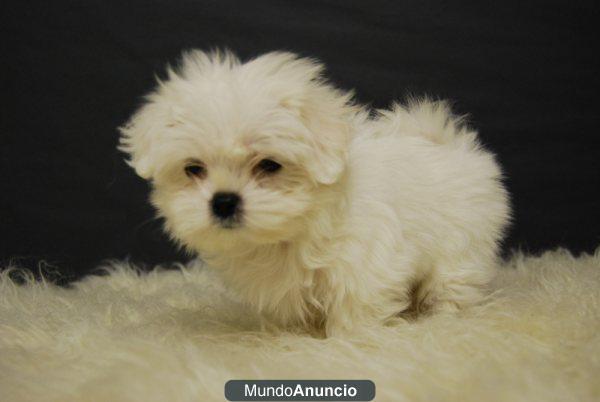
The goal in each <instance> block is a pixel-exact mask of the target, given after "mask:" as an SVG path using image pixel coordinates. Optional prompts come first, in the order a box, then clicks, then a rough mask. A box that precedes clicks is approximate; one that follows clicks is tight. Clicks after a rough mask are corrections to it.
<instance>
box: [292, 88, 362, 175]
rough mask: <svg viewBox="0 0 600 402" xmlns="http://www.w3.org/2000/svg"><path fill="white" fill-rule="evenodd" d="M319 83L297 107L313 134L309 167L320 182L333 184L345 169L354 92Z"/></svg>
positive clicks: (301, 117)
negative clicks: (349, 104) (350, 102)
mask: <svg viewBox="0 0 600 402" xmlns="http://www.w3.org/2000/svg"><path fill="white" fill-rule="evenodd" d="M319 85H320V86H319V87H316V88H313V89H311V90H310V91H309V94H307V96H306V97H305V98H304V99H303V100H302V101H301V103H300V104H299V105H296V106H295V107H296V108H297V111H298V114H299V116H300V119H301V120H302V122H303V123H304V125H305V126H306V128H307V129H308V130H309V131H310V133H311V138H310V142H311V144H310V145H311V147H312V149H313V159H312V161H310V162H309V163H307V166H306V168H307V170H308V171H309V172H310V173H311V175H312V177H313V178H314V179H315V180H316V181H317V182H318V183H321V184H333V183H335V182H336V181H337V180H338V179H339V178H340V177H341V175H342V173H343V172H344V170H345V168H346V158H347V151H348V144H349V142H350V137H351V112H352V110H353V109H352V107H350V106H348V104H347V102H348V101H349V100H350V97H351V95H349V94H342V93H341V92H338V91H337V90H335V89H334V88H332V87H330V86H326V85H323V84H319ZM288 107H289V106H288Z"/></svg>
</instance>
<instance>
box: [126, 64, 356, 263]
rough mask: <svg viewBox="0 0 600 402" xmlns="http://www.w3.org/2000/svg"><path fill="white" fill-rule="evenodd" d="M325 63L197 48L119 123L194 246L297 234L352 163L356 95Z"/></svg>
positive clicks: (177, 231) (158, 196)
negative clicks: (326, 78)
mask: <svg viewBox="0 0 600 402" xmlns="http://www.w3.org/2000/svg"><path fill="white" fill-rule="evenodd" d="M320 72H321V66H320V65H318V64H316V63H315V62H313V61H311V60H306V59H298V58H296V57H295V56H293V55H291V54H286V53H270V54H267V55H265V56H262V57H259V58H257V59H254V60H252V61H250V62H248V63H246V64H241V63H240V62H239V61H238V60H237V59H235V57H233V56H231V55H228V54H226V55H219V54H212V55H207V54H205V53H202V52H193V53H189V54H187V55H185V56H184V58H183V63H182V66H181V69H180V71H178V72H177V73H173V72H170V73H169V79H168V81H166V82H164V83H161V84H160V86H159V88H158V89H157V90H156V91H155V92H153V93H152V94H151V95H149V96H148V102H147V103H146V104H145V105H144V106H143V107H142V108H141V109H140V110H139V111H138V112H137V113H136V114H135V115H134V116H133V118H132V119H131V120H130V122H129V123H128V124H127V125H126V126H125V127H123V128H122V129H121V131H122V134H123V137H122V140H121V149H122V150H124V151H126V152H127V153H129V154H130V160H129V163H130V164H131V165H132V166H133V167H134V168H135V169H136V171H137V172H138V174H140V175H141V176H142V177H144V178H147V179H150V180H151V181H152V184H153V185H152V187H153V192H152V202H153V204H154V205H155V206H156V207H157V209H158V211H159V214H160V215H161V216H162V217H164V218H165V224H166V229H167V231H168V232H169V233H170V234H171V235H172V237H173V238H174V239H176V240H177V241H178V242H180V243H181V244H183V245H185V246H187V247H188V248H190V249H192V250H197V251H207V252H210V251H219V250H226V249H231V248H233V247H246V246H249V245H253V244H267V243H276V242H280V241H287V240H291V239H293V238H294V236H296V235H297V234H298V233H300V232H301V231H302V230H303V228H304V224H305V223H306V219H307V217H308V216H310V212H311V211H312V210H314V209H315V208H318V203H319V200H320V194H322V193H323V192H324V191H325V188H326V187H328V186H331V185H332V184H334V183H335V182H336V181H337V180H338V179H339V177H340V175H341V174H342V172H343V170H344V166H345V150H346V147H347V142H348V137H349V124H348V121H349V119H350V116H351V114H352V111H353V109H352V107H350V106H349V105H348V101H349V98H350V97H349V95H347V94H344V93H341V92H339V91H337V90H335V89H333V88H332V87H331V86H329V85H327V84H325V83H323V82H322V81H321V79H320Z"/></svg>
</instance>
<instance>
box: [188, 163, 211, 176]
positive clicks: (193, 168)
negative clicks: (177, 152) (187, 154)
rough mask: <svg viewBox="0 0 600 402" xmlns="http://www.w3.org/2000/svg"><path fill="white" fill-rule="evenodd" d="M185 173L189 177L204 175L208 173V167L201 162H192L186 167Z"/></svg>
mask: <svg viewBox="0 0 600 402" xmlns="http://www.w3.org/2000/svg"><path fill="white" fill-rule="evenodd" d="M185 174H186V175H187V176H188V177H204V176H205V175H206V168H205V167H204V166H203V165H201V164H199V163H190V164H189V165H186V167H185Z"/></svg>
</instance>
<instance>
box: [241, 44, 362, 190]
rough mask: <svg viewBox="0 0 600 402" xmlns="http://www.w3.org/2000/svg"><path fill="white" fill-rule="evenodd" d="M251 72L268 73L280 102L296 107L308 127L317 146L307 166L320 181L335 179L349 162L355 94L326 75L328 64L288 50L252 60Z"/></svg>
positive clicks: (312, 145)
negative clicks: (326, 77)
mask: <svg viewBox="0 0 600 402" xmlns="http://www.w3.org/2000/svg"><path fill="white" fill-rule="evenodd" d="M245 68H246V69H247V70H248V71H249V73H250V76H252V74H256V75H259V76H260V75H266V76H267V77H268V78H269V80H268V84H267V85H269V89H270V90H271V91H272V93H274V94H276V95H277V96H279V97H280V104H281V105H282V106H283V107H285V108H286V109H288V110H290V111H292V112H293V113H294V114H295V115H296V116H297V117H298V118H299V119H300V121H301V122H302V123H303V125H304V126H305V127H306V128H307V129H308V131H309V132H310V135H308V136H307V138H306V141H308V142H309V145H310V146H311V148H312V149H313V155H312V158H311V160H310V161H307V163H306V168H307V170H308V171H309V173H311V175H312V177H313V178H314V179H315V181H316V182H318V183H322V184H332V183H335V182H336V181H337V180H338V179H339V177H340V176H341V174H342V172H343V171H344V169H345V166H346V152H347V148H348V143H349V141H350V136H351V121H352V117H353V115H354V114H355V113H356V111H357V109H356V108H355V107H354V106H353V105H352V94H351V93H348V92H343V91H340V90H338V89H336V88H334V87H333V86H332V85H330V84H328V83H327V81H326V80H325V79H324V78H323V71H324V66H323V64H321V63H320V62H318V61H317V60H314V59H310V58H303V57H298V56H297V55H295V54H293V53H288V52H271V53H267V54H264V55H262V56H259V57H257V58H256V59H254V60H251V61H250V62H248V63H247V64H246V66H245Z"/></svg>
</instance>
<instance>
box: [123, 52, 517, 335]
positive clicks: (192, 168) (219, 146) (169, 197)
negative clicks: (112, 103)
mask: <svg viewBox="0 0 600 402" xmlns="http://www.w3.org/2000/svg"><path fill="white" fill-rule="evenodd" d="M322 71H323V66H322V65H321V64H319V63H317V62H316V61H314V60H311V59H305V58H299V57H297V56H295V55H293V54H290V53H279V52H275V53H268V54H265V55H263V56H260V57H258V58H256V59H253V60H251V61H248V62H246V63H241V62H240V61H239V60H238V59H237V58H236V57H235V56H233V55H232V54H229V53H218V52H217V53H213V54H207V53H204V52H201V51H192V52H189V53H187V54H185V55H184V56H183V60H182V63H181V66H180V68H179V69H178V71H177V72H174V71H171V70H169V76H168V80H166V81H165V82H160V84H159V86H158V88H156V90H155V91H154V92H152V93H151V94H150V95H149V96H148V97H147V102H146V103H145V104H144V105H143V106H142V107H141V108H140V110H139V111H138V112H137V113H136V114H135V115H134V116H133V117H132V119H131V120H130V122H129V123H128V124H127V125H126V126H125V127H123V128H121V132H122V139H121V149H122V150H123V151H125V152H127V153H128V154H129V156H130V159H129V163H130V164H131V166H133V167H134V168H135V170H136V172H137V173H138V174H139V175H140V176H142V177H143V178H146V179H149V180H151V182H152V188H153V191H152V202H153V204H154V205H155V206H156V208H157V209H158V211H159V214H160V215H161V216H162V217H163V218H164V219H165V226H166V230H167V231H168V233H169V234H170V235H171V236H172V238H173V239H175V240H176V241H177V242H179V243H180V244H181V245H183V246H185V247H186V248H187V249H188V250H191V251H194V252H197V253H199V254H200V256H201V257H202V259H204V260H205V261H206V262H207V263H208V265H209V266H211V267H212V268H214V269H215V270H217V271H218V272H219V273H220V274H221V275H222V277H223V278H224V280H225V282H226V283H227V284H228V285H229V286H230V287H231V288H232V289H233V290H234V291H235V292H236V293H237V294H238V295H239V297H240V298H241V299H242V300H244V301H245V302H246V303H248V304H249V305H251V306H253V307H254V308H256V309H257V310H259V311H260V312H262V313H263V314H264V316H265V317H270V319H271V320H275V322H276V323H277V324H278V325H281V326H282V327H291V326H301V327H304V328H307V329H324V330H325V332H326V334H327V335H332V334H335V333H338V332H340V331H347V330H351V329H353V328H356V327H357V326H366V325H373V324H376V323H385V322H389V321H390V320H394V318H395V317H398V316H399V315H400V314H401V313H402V312H406V311H409V310H413V311H414V310H416V311H421V310H423V309H424V308H427V309H428V310H432V311H440V310H449V311H454V310H456V309H457V308H460V307H463V306H467V305H469V304H472V303H475V302H477V301H478V300H479V298H480V297H481V294H482V290H483V288H484V287H485V285H486V283H487V282H488V281H489V280H490V278H491V276H492V274H493V272H494V267H495V261H496V255H497V249H498V242H499V241H500V239H501V237H502V233H503V230H504V228H505V226H506V224H507V222H508V219H509V206H508V199H507V193H506V191H505V190H504V188H503V186H502V183H501V172H500V169H499V167H498V165H497V164H496V162H495V160H494V156H493V155H492V154H491V153H489V152H487V151H485V150H484V149H483V148H482V147H481V146H480V145H479V143H478V142H477V136H476V133H475V132H474V131H472V130H470V129H468V128H467V127H465V126H464V125H463V124H462V122H461V119H460V118H457V117H455V116H453V115H452V114H451V112H450V110H449V109H448V106H447V105H446V104H445V103H442V102H430V101H420V102H411V103H409V104H408V106H400V105H394V106H393V108H392V110H385V111H377V112H376V113H373V114H372V115H371V116H370V114H369V111H368V110H367V109H366V108H364V107H360V106H357V105H355V104H353V102H352V96H351V94H349V93H347V92H343V91H340V90H338V89H335V88H334V87H332V86H331V85H330V84H328V83H327V82H326V81H325V80H324V79H323V77H322Z"/></svg>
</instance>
